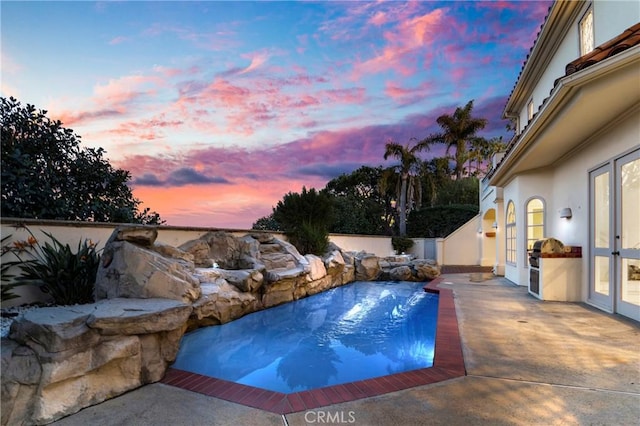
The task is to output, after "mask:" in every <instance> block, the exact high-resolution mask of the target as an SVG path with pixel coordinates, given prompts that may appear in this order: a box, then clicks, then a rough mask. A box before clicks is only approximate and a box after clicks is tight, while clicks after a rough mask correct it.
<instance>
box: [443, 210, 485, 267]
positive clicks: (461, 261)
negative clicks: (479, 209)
mask: <svg viewBox="0 0 640 426" xmlns="http://www.w3.org/2000/svg"><path fill="white" fill-rule="evenodd" d="M479 224H480V215H477V216H475V217H473V218H472V219H470V220H469V221H467V223H465V224H464V225H462V226H461V227H460V228H458V229H456V230H455V231H454V232H453V233H451V234H450V235H449V236H448V237H447V238H446V239H445V243H444V244H443V255H442V260H441V261H440V260H439V261H438V263H441V264H443V265H479V264H480V246H479V244H480V241H479V239H480V238H485V237H484V236H483V235H482V234H478V225H479Z"/></svg>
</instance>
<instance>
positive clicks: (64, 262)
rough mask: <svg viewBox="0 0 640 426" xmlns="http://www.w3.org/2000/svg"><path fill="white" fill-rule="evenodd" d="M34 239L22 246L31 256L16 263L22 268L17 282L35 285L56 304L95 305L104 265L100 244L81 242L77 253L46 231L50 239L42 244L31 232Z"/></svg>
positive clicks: (20, 243) (30, 238) (31, 238)
mask: <svg viewBox="0 0 640 426" xmlns="http://www.w3.org/2000/svg"><path fill="white" fill-rule="evenodd" d="M27 231H28V232H29V234H31V236H30V237H29V239H28V240H27V241H26V242H24V241H23V242H17V243H18V245H22V246H23V248H24V250H23V251H25V252H26V253H28V255H29V256H30V257H31V258H30V259H26V260H23V259H22V258H21V257H20V256H19V254H16V256H18V258H19V262H15V264H17V266H18V268H19V269H20V275H18V276H17V277H16V279H15V280H16V283H18V285H22V284H32V285H35V286H37V287H39V288H40V289H41V290H42V291H43V292H44V293H47V294H49V295H50V296H51V297H52V298H53V301H54V303H55V304H56V305H74V304H82V303H92V302H93V301H94V297H93V292H94V287H95V282H96V274H97V272H98V266H99V264H100V255H99V254H98V252H97V251H96V245H95V244H94V243H93V242H91V241H90V240H84V242H78V248H77V250H76V251H75V252H74V251H72V249H71V247H70V246H69V244H62V243H61V242H60V241H58V240H57V239H56V238H55V237H54V236H53V235H51V234H50V233H47V232H43V233H44V234H45V235H46V236H47V237H48V238H49V239H50V240H51V244H50V243H49V242H45V243H44V245H42V244H40V243H39V242H38V241H37V240H36V238H35V237H34V236H33V234H32V233H31V231H29V230H28V229H27Z"/></svg>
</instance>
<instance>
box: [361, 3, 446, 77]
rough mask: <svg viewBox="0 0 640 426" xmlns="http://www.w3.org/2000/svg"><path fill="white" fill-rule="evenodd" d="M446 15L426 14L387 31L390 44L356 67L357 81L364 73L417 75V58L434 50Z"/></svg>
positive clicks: (386, 34)
mask: <svg viewBox="0 0 640 426" xmlns="http://www.w3.org/2000/svg"><path fill="white" fill-rule="evenodd" d="M445 17H446V15H445V10H443V9H436V10H434V11H431V12H429V13H427V14H425V15H421V16H417V17H415V18H412V19H409V20H407V21H402V22H400V23H399V24H398V25H397V26H396V27H395V28H393V29H392V30H388V31H385V32H384V39H385V40H386V41H387V45H386V46H385V47H384V48H383V49H382V51H381V52H380V53H377V54H375V55H374V56H373V57H372V58H370V59H367V60H365V61H363V62H360V63H356V64H355V65H354V72H355V76H354V77H355V78H359V77H360V76H361V75H362V74H376V73H380V72H383V71H387V70H394V71H396V72H398V73H400V74H402V75H404V76H410V75H413V74H414V73H415V72H416V67H415V55H416V54H417V53H418V52H419V51H421V50H423V49H425V48H429V47H431V44H432V42H433V40H434V39H435V35H436V34H437V31H436V30H437V29H438V28H440V26H441V25H442V22H443V21H444V19H445Z"/></svg>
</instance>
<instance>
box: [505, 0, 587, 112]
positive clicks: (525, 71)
mask: <svg viewBox="0 0 640 426" xmlns="http://www.w3.org/2000/svg"><path fill="white" fill-rule="evenodd" d="M583 7H584V3H583V2H579V1H557V2H555V3H554V4H553V6H551V9H550V11H549V15H548V17H547V19H546V21H545V23H544V24H543V25H542V28H541V30H540V33H539V36H538V40H537V41H536V42H535V44H534V46H533V47H532V49H531V52H530V53H529V55H528V56H527V60H526V62H525V63H524V65H523V67H522V71H521V72H520V75H519V76H518V80H517V82H516V84H515V86H514V88H513V90H512V91H511V94H510V95H509V99H508V100H507V103H506V105H505V107H504V111H503V118H511V117H517V116H518V115H519V112H520V110H522V108H524V105H525V103H526V102H527V100H528V96H529V95H530V93H532V92H533V87H534V86H535V84H536V82H537V81H538V80H539V79H540V77H541V76H542V74H543V73H544V71H545V70H546V69H547V67H548V65H549V63H550V62H551V59H552V58H553V52H555V51H556V50H557V49H558V46H559V44H560V43H561V41H562V40H563V39H564V37H565V35H566V34H567V32H568V31H569V29H570V28H571V26H572V25H573V22H574V21H575V18H576V17H577V16H578V14H579V13H580V11H581V10H582V8H583Z"/></svg>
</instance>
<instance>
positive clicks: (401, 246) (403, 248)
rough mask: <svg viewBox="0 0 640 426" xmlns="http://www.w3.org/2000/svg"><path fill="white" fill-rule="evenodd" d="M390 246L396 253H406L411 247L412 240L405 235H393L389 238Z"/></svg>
mask: <svg viewBox="0 0 640 426" xmlns="http://www.w3.org/2000/svg"><path fill="white" fill-rule="evenodd" d="M391 246H392V247H393V249H394V250H395V251H396V253H397V254H402V253H406V252H407V251H408V250H409V249H410V248H411V247H413V240H412V239H411V238H407V237H393V238H391Z"/></svg>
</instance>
